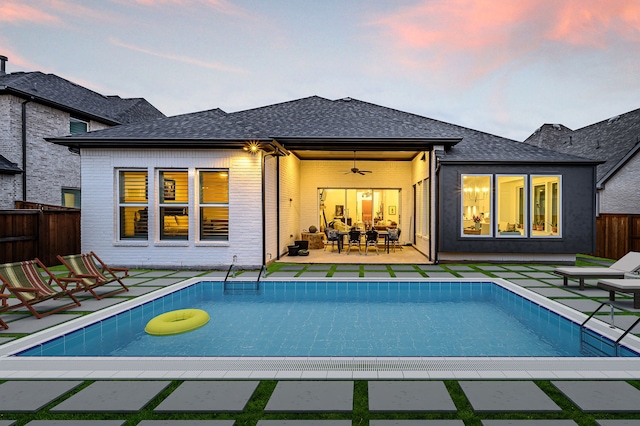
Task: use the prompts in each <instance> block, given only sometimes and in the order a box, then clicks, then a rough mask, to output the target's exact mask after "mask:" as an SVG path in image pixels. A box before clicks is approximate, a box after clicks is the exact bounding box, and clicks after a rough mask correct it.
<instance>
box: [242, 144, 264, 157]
mask: <svg viewBox="0 0 640 426" xmlns="http://www.w3.org/2000/svg"><path fill="white" fill-rule="evenodd" d="M242 149H243V150H244V151H247V152H248V153H249V154H251V155H256V154H257V153H258V151H260V142H258V141H248V142H247V143H246V144H245V146H244V147H242Z"/></svg>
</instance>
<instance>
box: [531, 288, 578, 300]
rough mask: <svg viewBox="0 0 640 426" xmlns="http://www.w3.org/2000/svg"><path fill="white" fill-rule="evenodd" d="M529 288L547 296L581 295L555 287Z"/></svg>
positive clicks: (567, 296) (566, 296)
mask: <svg viewBox="0 0 640 426" xmlns="http://www.w3.org/2000/svg"><path fill="white" fill-rule="evenodd" d="M529 290H531V291H533V292H534V293H538V294H541V295H543V296H545V297H565V298H570V297H576V298H577V297H580V295H578V294H575V293H573V292H571V291H565V290H562V289H561V288H555V287H529Z"/></svg>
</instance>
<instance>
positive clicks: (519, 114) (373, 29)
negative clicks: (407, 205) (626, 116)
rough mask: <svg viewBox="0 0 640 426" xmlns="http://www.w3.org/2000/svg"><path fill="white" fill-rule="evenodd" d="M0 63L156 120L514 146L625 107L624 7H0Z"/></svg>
mask: <svg viewBox="0 0 640 426" xmlns="http://www.w3.org/2000/svg"><path fill="white" fill-rule="evenodd" d="M0 55H5V56H8V57H9V62H8V64H7V71H8V72H16V71H42V72H46V73H53V74H56V75H59V76H61V77H64V78H66V79H69V80H71V81H73V82H75V83H78V84H81V85H83V86H86V87H89V88H91V89H93V90H95V91H97V92H100V93H103V94H106V95H111V94H117V95H120V96H122V97H144V98H146V99H147V100H148V101H150V102H151V103H152V104H154V105H155V106H156V107H157V108H158V109H160V110H161V111H162V112H164V113H165V114H167V115H175V114H182V113H188V112H193V111H201V110H206V109H211V108H221V109H223V110H225V111H227V112H233V111H237V110H242V109H247V108H254V107H259V106H264V105H269V104H272V103H277V102H283V101H288V100H292V99H298V98H302V97H307V96H312V95H318V96H322V97H326V98H329V99H338V98H343V97H352V98H356V99H360V100H364V101H367V102H372V103H376V104H380V105H384V106H388V107H391V108H397V109H400V110H403V111H407V112H412V113H416V114H420V115H424V116H427V117H430V118H434V119H438V120H443V121H447V122H451V123H455V124H458V125H462V126H466V127H470V128H474V129H478V130H482V131H486V132H490V133H494V134H497V135H500V136H505V137H510V138H513V139H516V140H523V139H525V138H526V137H527V136H529V135H530V134H531V133H533V132H534V131H535V129H536V128H538V127H539V126H540V125H541V124H543V123H562V124H564V125H566V126H568V127H570V128H573V129H576V128H580V127H583V126H586V125H589V124H592V123H595V122H598V121H602V120H606V119H608V118H609V117H612V116H615V115H618V114H621V113H625V112H628V111H631V110H634V109H637V108H640V77H639V76H640V2H638V1H635V0H633V1H630V0H518V1H514V0H414V1H408V0H395V1H382V0H369V1H364V0H342V1H336V0H316V1H312V0H299V1H294V0H262V1H260V0H238V1H232V0H90V1H87V0H2V1H1V2H0Z"/></svg>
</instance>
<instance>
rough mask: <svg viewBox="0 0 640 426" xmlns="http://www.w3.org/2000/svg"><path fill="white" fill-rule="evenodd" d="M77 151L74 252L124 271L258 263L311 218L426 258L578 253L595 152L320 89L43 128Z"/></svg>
mask: <svg viewBox="0 0 640 426" xmlns="http://www.w3.org/2000/svg"><path fill="white" fill-rule="evenodd" d="M48 140H49V141H51V142H53V143H55V144H57V145H60V146H62V147H65V148H70V149H77V150H79V151H80V152H81V156H82V173H81V174H82V183H83V194H84V195H83V198H82V247H83V250H94V251H96V252H98V253H100V255H101V257H103V258H106V259H107V260H108V261H109V262H110V263H113V264H119V265H127V266H131V267H180V268H198V267H207V268H212V267H221V268H223V267H227V266H229V265H232V264H236V265H239V266H247V267H249V266H252V267H254V266H260V265H264V264H268V263H269V262H271V261H274V260H276V259H278V258H280V257H281V256H283V255H285V254H286V252H287V246H288V245H291V244H293V242H294V241H295V240H298V239H300V236H301V233H302V232H303V231H305V230H308V229H309V228H310V227H311V226H312V225H313V226H315V227H317V228H319V229H320V230H322V229H323V228H324V227H326V226H328V225H329V224H331V223H332V222H333V224H334V226H336V224H342V226H346V227H351V226H357V227H371V226H375V227H377V228H386V227H393V226H397V227H399V228H400V229H401V231H402V232H401V243H402V244H410V245H413V246H414V247H415V248H416V249H417V250H419V251H421V252H422V253H423V254H424V255H425V261H432V262H447V261H514V262H518V261H526V262H531V261H553V262H554V263H558V262H564V261H566V262H573V261H575V253H577V252H588V251H590V250H592V249H593V247H594V241H595V225H594V213H595V202H594V196H593V195H594V188H595V176H596V166H597V165H598V164H599V162H598V161H594V160H590V159H584V158H581V157H577V156H574V155H569V154H559V153H557V152H555V151H550V150H547V149H543V148H539V147H535V146H532V145H528V144H524V143H521V142H516V141H514V140H510V139H506V138H502V137H499V136H495V135H491V134H487V133H483V132H480V131H476V130H472V129H468V128H465V127H461V126H457V125H454V124H450V123H445V122H441V121H438V120H433V119H430V118H426V117H422V116H419V115H415V114H411V113H407V112H403V111H398V110H394V109H391V108H386V107H383V106H379V105H374V104H371V103H367V102H363V101H359V100H355V99H351V98H344V99H338V100H329V99H325V98H321V97H317V96H312V97H308V98H303V99H298V100H293V101H289V102H283V103H278V104H274V105H269V106H265V107H261V108H255V109H249V110H245V111H239V112H234V113H225V112H224V111H222V110H219V109H215V110H210V111H203V112H198V113H193V114H185V115H180V116H174V117H168V118H163V119H159V120H154V121H147V122H143V123H134V124H128V125H122V126H117V127H112V128H108V129H104V130H99V131H93V132H88V133H84V134H78V135H70V136H65V137H56V138H49V139H48Z"/></svg>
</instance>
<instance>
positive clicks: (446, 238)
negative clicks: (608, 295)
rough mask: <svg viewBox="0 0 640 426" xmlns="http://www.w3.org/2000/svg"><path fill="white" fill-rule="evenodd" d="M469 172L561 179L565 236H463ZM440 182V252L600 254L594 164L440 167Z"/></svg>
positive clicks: (563, 230)
mask: <svg viewBox="0 0 640 426" xmlns="http://www.w3.org/2000/svg"><path fill="white" fill-rule="evenodd" d="M467 173H472V174H493V175H497V174H532V175H559V176H562V200H561V206H562V225H563V229H562V238H513V239H512V238H488V237H483V238H473V237H462V236H461V235H460V219H461V217H462V212H461V206H460V193H461V188H460V179H461V175H462V174H467ZM438 179H439V181H438V185H439V198H440V200H439V211H438V213H439V223H438V230H439V239H438V251H440V252H447V253H546V254H550V253H557V254H575V253H593V252H594V251H595V217H596V208H595V167H594V166H564V165H563V166H557V165H536V164H532V165H524V166H523V165H517V166H515V165H514V166H508V165H505V166H503V165H446V164H441V166H440V172H439V176H438ZM494 202H495V197H494Z"/></svg>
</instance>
